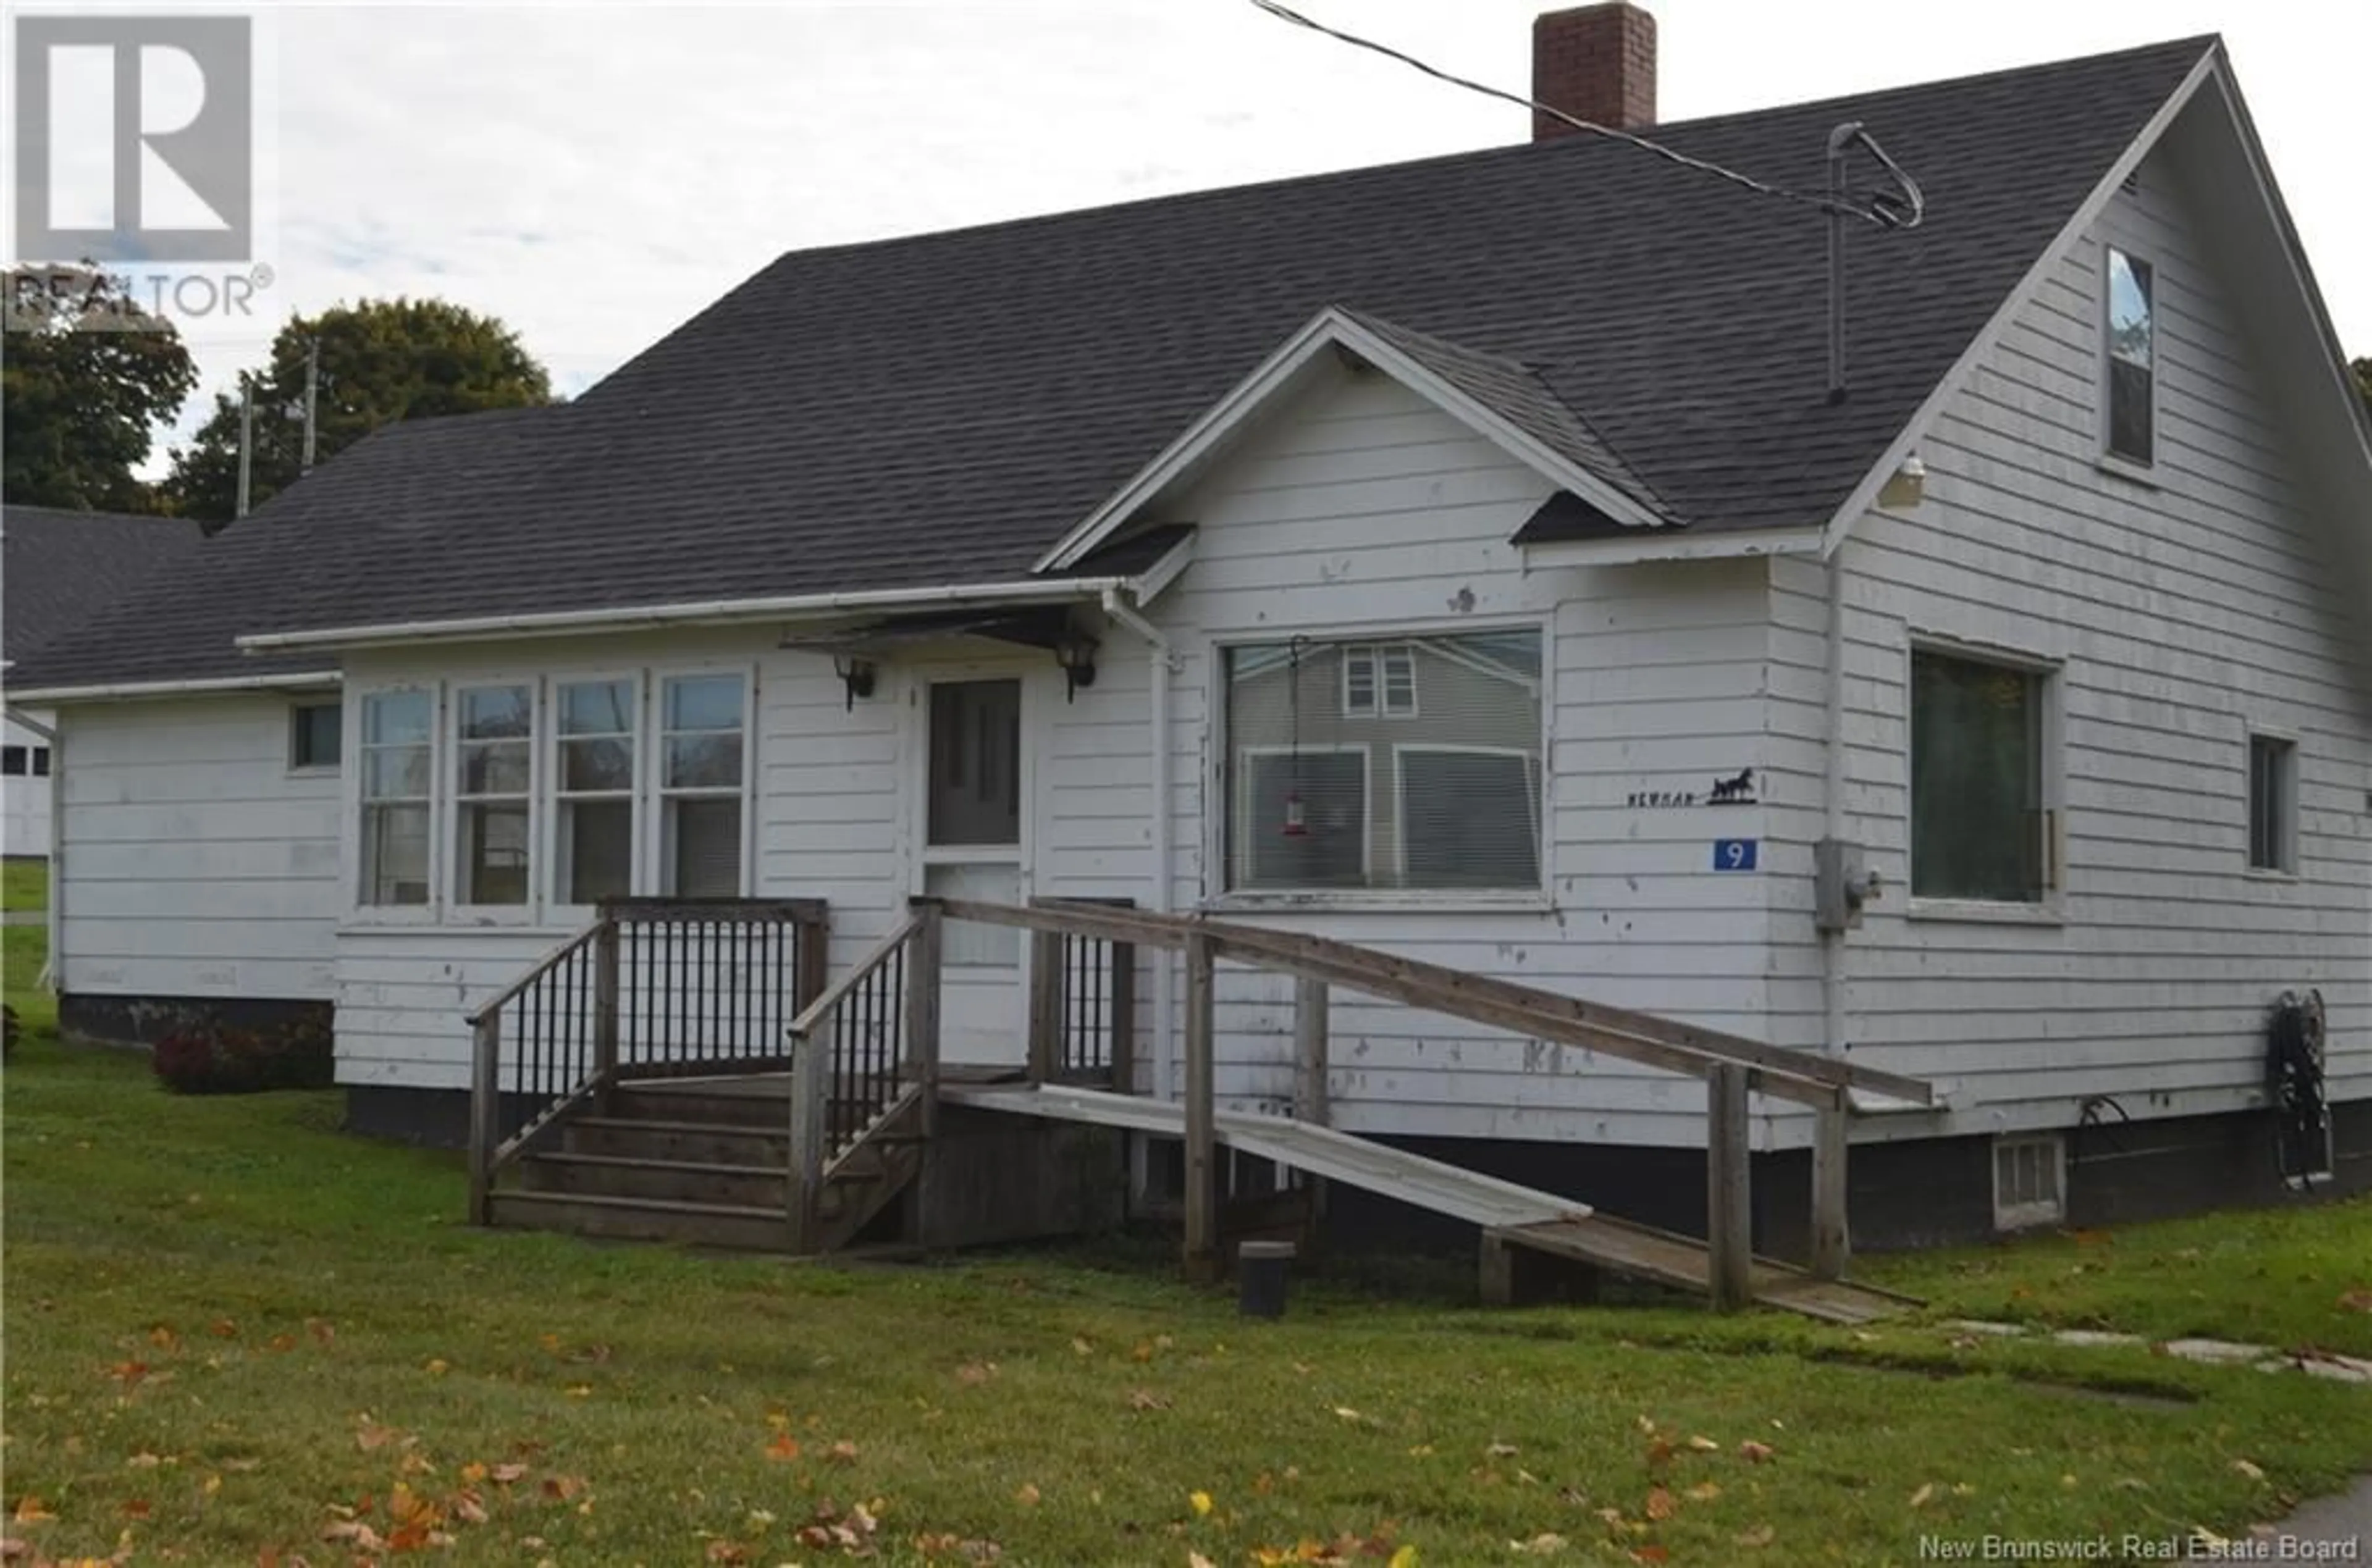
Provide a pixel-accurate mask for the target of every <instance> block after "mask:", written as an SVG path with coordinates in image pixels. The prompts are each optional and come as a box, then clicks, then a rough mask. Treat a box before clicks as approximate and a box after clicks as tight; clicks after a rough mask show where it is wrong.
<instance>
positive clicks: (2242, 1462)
mask: <svg viewBox="0 0 2372 1568" xmlns="http://www.w3.org/2000/svg"><path fill="white" fill-rule="evenodd" d="M2232 1468H2233V1469H2236V1470H2238V1471H2239V1472H2240V1473H2241V1474H2242V1475H2244V1476H2247V1477H2248V1478H2249V1479H2250V1481H2262V1480H2264V1479H2265V1472H2264V1471H2263V1470H2262V1469H2258V1468H2257V1467H2256V1466H2255V1465H2252V1464H2250V1462H2249V1461H2248V1460H2246V1459H2235V1460H2233V1461H2232Z"/></svg>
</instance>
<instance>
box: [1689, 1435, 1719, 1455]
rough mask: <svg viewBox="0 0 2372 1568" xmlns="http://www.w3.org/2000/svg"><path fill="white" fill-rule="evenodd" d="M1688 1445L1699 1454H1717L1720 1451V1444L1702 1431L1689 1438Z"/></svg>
mask: <svg viewBox="0 0 2372 1568" xmlns="http://www.w3.org/2000/svg"><path fill="white" fill-rule="evenodd" d="M1689 1446H1690V1447H1692V1448H1694V1449H1695V1450H1696V1451H1697V1452H1698V1453H1700V1454H1718V1453H1720V1452H1721V1445H1720V1444H1718V1443H1716V1442H1715V1441H1714V1440H1713V1439H1712V1438H1710V1437H1707V1436H1706V1435H1704V1434H1703V1433H1699V1434H1697V1435H1696V1436H1694V1437H1692V1438H1690V1439H1689Z"/></svg>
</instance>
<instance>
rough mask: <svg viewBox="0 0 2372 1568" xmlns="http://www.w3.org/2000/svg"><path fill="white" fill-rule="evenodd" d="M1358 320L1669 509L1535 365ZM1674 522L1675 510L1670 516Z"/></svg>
mask: <svg viewBox="0 0 2372 1568" xmlns="http://www.w3.org/2000/svg"><path fill="white" fill-rule="evenodd" d="M1344 314H1345V315H1347V316H1349V317H1350V318H1351V319H1353V320H1355V321H1357V322H1358V323H1359V324H1360V325H1361V326H1363V327H1365V328H1366V329H1367V330H1368V331H1371V332H1373V333H1375V334H1376V336H1378V338H1381V339H1382V340H1383V341H1384V342H1385V343H1389V344H1390V345H1391V346H1393V347H1394V348H1397V349H1399V350H1400V351H1401V353H1402V354H1407V355H1408V356H1409V357H1410V358H1411V359H1413V360H1415V361H1416V362H1417V363H1418V364H1420V365H1422V366H1424V367H1425V368H1426V369H1428V370H1431V371H1432V372H1433V373H1434V374H1435V375H1436V376H1438V377H1441V378H1442V379H1443V380H1445V381H1447V382H1448V383H1449V384H1450V385H1451V386H1452V387H1455V388H1456V389H1458V390H1459V391H1461V392H1463V393H1465V394H1466V395H1467V396H1468V397H1470V398H1472V399H1473V400H1474V401H1477V402H1479V403H1481V404H1483V406H1484V407H1485V408H1488V409H1491V410H1492V411H1494V412H1496V413H1498V414H1499V416H1500V417H1501V418H1503V419H1506V421H1508V422H1509V423H1510V424H1514V425H1515V426H1516V427H1517V429H1519V430H1521V431H1523V432H1524V433H1525V434H1526V435H1528V436H1531V437H1532V438H1533V439H1534V440H1536V441H1538V442H1540V443H1541V445H1542V446H1544V447H1547V448H1548V449H1549V450H1550V451H1552V452H1554V453H1555V454H1557V456H1559V457H1561V458H1564V459H1565V460H1567V461H1568V462H1571V463H1573V464H1575V465H1576V466H1577V467H1580V468H1582V469H1586V470H1588V471H1589V472H1590V473H1591V474H1593V475H1595V476H1596V477H1597V478H1599V479H1602V480H1604V481H1605V482H1607V483H1609V484H1611V485H1612V486H1614V487H1615V488H1616V489H1617V490H1620V491H1622V493H1623V494H1625V495H1628V496H1629V497H1630V498H1631V499H1632V500H1634V501H1635V502H1637V503H1639V504H1640V505H1643V506H1645V508H1646V509H1647V510H1648V511H1650V512H1656V513H1663V512H1664V508H1663V506H1662V505H1659V504H1658V503H1657V499H1656V493H1655V491H1654V490H1653V489H1651V488H1649V486H1648V485H1647V483H1646V482H1645V481H1644V480H1642V479H1641V478H1640V477H1639V475H1638V474H1637V472H1636V471H1634V470H1633V469H1632V467H1631V465H1630V464H1628V463H1626V462H1624V461H1623V460H1622V457H1621V455H1620V454H1618V453H1617V452H1616V451H1615V450H1614V449H1613V448H1612V447H1610V446H1608V445H1607V444H1606V440H1605V438H1604V437H1603V436H1600V435H1599V433H1598V432H1597V431H1596V430H1595V429H1593V428H1592V427H1591V425H1590V424H1589V421H1588V420H1587V418H1585V417H1583V415H1582V414H1581V413H1580V412H1578V411H1577V410H1576V409H1575V408H1574V407H1573V406H1572V405H1571V404H1569V403H1567V402H1566V401H1564V399H1562V398H1560V397H1558V396H1557V394H1556V393H1554V392H1552V391H1551V390H1550V389H1549V386H1548V383H1547V382H1545V381H1543V380H1541V377H1539V376H1538V375H1537V374H1535V373H1534V372H1533V371H1532V370H1531V369H1530V368H1529V366H1525V365H1523V364H1521V363H1520V362H1518V361H1517V360H1513V359H1509V358H1507V357H1506V356H1505V355H1504V354H1484V353H1483V352H1481V351H1480V350H1477V349H1471V348H1468V347H1466V346H1465V345H1464V344H1463V343H1451V342H1449V341H1448V339H1447V338H1437V337H1435V336H1434V335H1433V334H1432V333H1431V332H1420V331H1415V330H1414V329H1413V328H1409V327H1403V326H1400V325H1398V324H1397V323H1395V322H1391V321H1387V320H1385V319H1382V318H1381V317H1378V316H1367V315H1362V314H1361V313H1359V312H1358V311H1355V310H1354V311H1345V312H1344ZM1667 517H1668V520H1669V514H1667Z"/></svg>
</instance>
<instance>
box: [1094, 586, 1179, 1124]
mask: <svg viewBox="0 0 2372 1568" xmlns="http://www.w3.org/2000/svg"><path fill="white" fill-rule="evenodd" d="M1103 608H1104V614H1105V615H1106V616H1108V617H1110V619H1111V620H1113V621H1117V622H1119V623H1120V624H1121V625H1122V626H1125V627H1127V628H1128V629H1129V630H1130V631H1132V632H1134V633H1136V634H1137V635H1138V636H1140V637H1142V638H1144V639H1145V646H1146V647H1147V648H1148V649H1149V650H1150V657H1151V660H1152V665H1151V673H1152V677H1153V703H1152V707H1153V717H1152V726H1153V730H1152V755H1151V757H1150V758H1148V759H1147V761H1148V762H1149V763H1150V765H1151V766H1152V769H1153V865H1154V873H1153V912H1155V913H1156V914H1167V913H1169V904H1170V887H1171V883H1172V879H1173V878H1174V877H1175V876H1176V874H1177V868H1176V867H1175V866H1174V865H1171V864H1170V821H1169V748H1170V736H1169V683H1170V677H1171V676H1172V675H1173V674H1174V673H1175V672H1176V657H1177V656H1176V655H1175V653H1174V652H1173V651H1172V650H1171V648H1170V646H1169V638H1168V637H1165V636H1163V635H1162V633H1161V628H1159V627H1158V626H1156V625H1155V624H1154V623H1153V622H1152V621H1147V620H1146V619H1145V617H1144V616H1143V615H1142V614H1140V613H1138V612H1137V611H1136V610H1134V609H1133V608H1132V607H1130V606H1129V605H1128V604H1127V603H1126V602H1125V601H1123V600H1122V598H1121V597H1120V590H1119V589H1118V588H1116V587H1108V588H1106V589H1104V593H1103ZM1176 984H1177V981H1176V970H1175V966H1174V965H1173V963H1172V962H1171V959H1170V955H1169V953H1168V952H1167V951H1162V952H1158V953H1157V954H1155V955H1154V958H1153V1095H1154V1098H1156V1099H1169V1098H1172V1097H1173V1096H1174V1095H1175V1094H1176V1092H1177V1082H1178V1036H1177V1022H1176V1019H1175V1017H1174V1016H1173V1014H1174V1012H1175V1003H1176Z"/></svg>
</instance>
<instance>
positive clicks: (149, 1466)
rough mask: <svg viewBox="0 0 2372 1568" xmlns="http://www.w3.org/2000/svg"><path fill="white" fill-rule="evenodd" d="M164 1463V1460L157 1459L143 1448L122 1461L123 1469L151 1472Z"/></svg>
mask: <svg viewBox="0 0 2372 1568" xmlns="http://www.w3.org/2000/svg"><path fill="white" fill-rule="evenodd" d="M164 1462H165V1461H164V1460H162V1459H160V1458H157V1456H156V1455H154V1454H152V1453H150V1452H148V1451H147V1450H146V1449H145V1448H143V1449H142V1450H141V1451H140V1452H139V1453H137V1454H134V1455H133V1456H132V1457H131V1458H128V1459H126V1460H124V1461H123V1464H124V1468H125V1469H135V1470H153V1469H156V1468H157V1466H158V1465H161V1464H163V1463H164Z"/></svg>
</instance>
